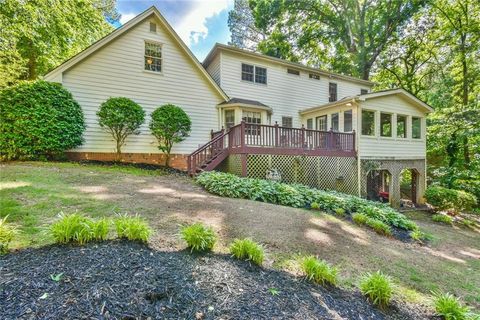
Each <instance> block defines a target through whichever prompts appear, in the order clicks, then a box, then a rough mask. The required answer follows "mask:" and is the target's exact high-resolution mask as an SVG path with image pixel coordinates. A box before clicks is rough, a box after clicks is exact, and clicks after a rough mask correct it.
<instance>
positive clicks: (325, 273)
mask: <svg viewBox="0 0 480 320" xmlns="http://www.w3.org/2000/svg"><path fill="white" fill-rule="evenodd" d="M301 268H302V271H303V272H304V273H305V275H306V278H307V279H308V280H310V281H313V282H315V283H319V284H321V285H325V284H330V285H333V286H334V285H336V284H337V282H338V279H337V273H338V270H337V268H335V267H332V266H330V265H329V264H328V263H327V262H325V261H324V260H318V259H317V258H315V257H314V256H308V257H305V258H303V259H302V260H301Z"/></svg>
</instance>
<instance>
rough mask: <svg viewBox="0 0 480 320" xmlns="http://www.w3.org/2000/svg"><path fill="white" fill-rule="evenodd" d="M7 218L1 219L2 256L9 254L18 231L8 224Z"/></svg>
mask: <svg viewBox="0 0 480 320" xmlns="http://www.w3.org/2000/svg"><path fill="white" fill-rule="evenodd" d="M7 217H8V216H6V217H4V218H0V254H5V253H7V252H8V247H9V245H10V242H12V240H13V237H14V236H15V233H16V229H15V228H14V227H13V226H11V225H9V224H7Z"/></svg>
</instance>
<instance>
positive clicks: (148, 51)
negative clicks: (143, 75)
mask: <svg viewBox="0 0 480 320" xmlns="http://www.w3.org/2000/svg"><path fill="white" fill-rule="evenodd" d="M144 62H145V70H147V71H153V72H159V73H160V72H162V45H161V44H160V43H156V42H150V41H145V55H144Z"/></svg>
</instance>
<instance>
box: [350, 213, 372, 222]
mask: <svg viewBox="0 0 480 320" xmlns="http://www.w3.org/2000/svg"><path fill="white" fill-rule="evenodd" d="M352 220H353V222H355V223H356V224H367V220H368V217H367V216H366V215H364V214H363V213H354V214H353V215H352Z"/></svg>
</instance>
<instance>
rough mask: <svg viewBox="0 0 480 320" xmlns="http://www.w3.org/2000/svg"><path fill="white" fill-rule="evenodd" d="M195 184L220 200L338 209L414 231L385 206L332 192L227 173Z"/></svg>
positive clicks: (208, 175) (202, 177)
mask: <svg viewBox="0 0 480 320" xmlns="http://www.w3.org/2000/svg"><path fill="white" fill-rule="evenodd" d="M197 182H198V183H199V184H200V185H202V186H203V187H204V188H205V189H206V190H207V191H208V192H210V193H214V194H217V195H220V196H223V197H229V198H242V199H250V200H255V201H262V202H268V203H273V204H278V205H283V206H288V207H294V208H317V209H319V210H323V211H326V212H330V213H335V212H336V211H338V209H342V210H344V212H345V214H352V213H354V212H358V213H362V214H364V215H365V216H367V217H368V218H371V219H376V220H380V221H382V222H384V223H385V224H387V225H389V226H393V227H397V228H401V229H405V230H417V229H418V227H417V225H416V224H415V223H414V222H413V221H411V220H409V219H408V218H407V217H405V216H404V215H403V214H401V213H399V212H398V211H396V210H395V209H393V208H391V207H390V206H389V205H388V204H384V203H380V202H374V201H369V200H366V199H362V198H359V197H356V196H352V195H348V194H343V193H340V192H336V191H324V190H319V189H314V188H309V187H307V186H304V185H301V184H286V183H280V182H274V181H268V180H261V179H253V178H241V177H238V176H236V175H233V174H230V173H223V172H215V171H210V172H202V173H201V174H200V175H199V176H198V177H197Z"/></svg>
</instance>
